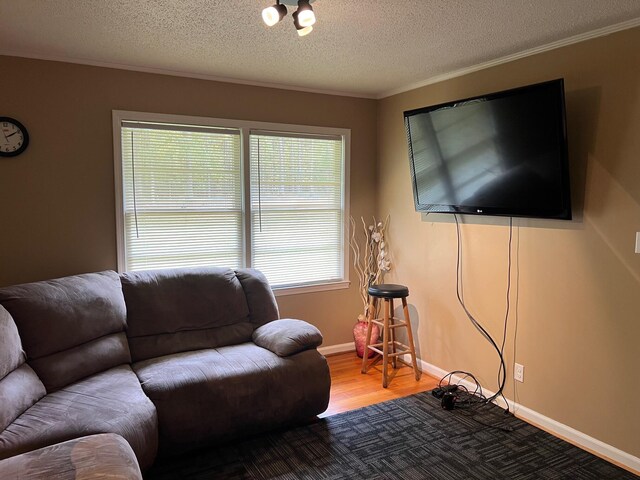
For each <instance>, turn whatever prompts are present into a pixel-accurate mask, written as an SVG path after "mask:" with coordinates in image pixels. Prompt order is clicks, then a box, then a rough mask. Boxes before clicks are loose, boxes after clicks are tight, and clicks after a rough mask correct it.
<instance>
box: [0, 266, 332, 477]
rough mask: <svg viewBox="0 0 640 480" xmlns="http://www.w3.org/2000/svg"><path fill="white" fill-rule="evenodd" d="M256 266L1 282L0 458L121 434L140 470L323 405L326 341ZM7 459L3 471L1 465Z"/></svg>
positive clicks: (326, 385)
mask: <svg viewBox="0 0 640 480" xmlns="http://www.w3.org/2000/svg"><path fill="white" fill-rule="evenodd" d="M278 317H279V314H278V309H277V305H276V302H275V298H274V296H273V293H272V291H271V288H270V287H269V285H268V284H267V282H266V279H265V278H264V276H262V274H260V273H259V272H257V271H256V270H251V269H243V270H236V271H234V270H228V269H220V268H201V269H171V270H158V271H147V272H136V273H126V274H122V275H118V274H117V273H115V272H111V271H107V272H99V273H89V274H83V275H75V276H72V277H65V278H60V279H55V280H49V281H43V282H36V283H31V284H25V285H17V286H13V287H6V288H2V289H0V459H3V458H7V457H11V456H13V455H18V454H22V453H24V452H29V451H32V450H35V449H39V448H43V447H47V446H50V445H53V444H56V443H58V442H64V441H68V440H71V439H76V438H80V437H84V436H87V435H92V434H102V433H113V434H118V435H120V436H122V437H123V438H124V439H126V441H127V442H128V444H129V445H130V446H131V448H132V449H133V452H134V453H135V456H136V457H137V460H138V462H139V464H140V467H141V468H142V470H144V469H146V468H148V467H149V466H150V465H151V464H152V463H153V461H154V459H155V457H156V454H157V451H158V448H160V450H161V451H165V452H171V453H173V452H176V451H180V450H185V449H189V448H193V447H196V446H199V445H202V444H205V443H211V442H220V441H224V440H228V439H230V438H234V437H239V436H243V435H247V434H250V433H254V432H258V431H261V430H266V429H270V428H274V427H278V426H281V425H285V424H288V423H294V422H298V421H301V420H305V419H309V418H312V417H313V416H315V415H317V414H319V413H321V412H322V411H324V410H325V409H326V407H327V404H328V400H329V387H330V377H329V370H328V367H327V363H326V361H325V359H324V357H323V356H322V355H320V354H319V353H318V351H317V350H316V347H317V346H318V345H320V343H321V341H322V337H321V335H320V332H319V331H318V330H317V329H316V328H315V327H313V326H311V325H309V324H307V323H306V322H302V321H300V320H278ZM2 463H3V462H0V472H1V471H2Z"/></svg>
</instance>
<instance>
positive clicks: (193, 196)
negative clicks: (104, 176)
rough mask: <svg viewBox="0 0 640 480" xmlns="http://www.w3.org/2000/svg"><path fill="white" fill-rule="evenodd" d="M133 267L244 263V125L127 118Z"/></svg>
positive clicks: (128, 247)
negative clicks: (232, 127) (228, 126)
mask: <svg viewBox="0 0 640 480" xmlns="http://www.w3.org/2000/svg"><path fill="white" fill-rule="evenodd" d="M121 138H122V179H123V194H124V195H123V197H124V198H123V207H124V208H123V210H124V244H125V251H126V266H125V269H126V270H128V271H132V270H143V269H151V268H170V267H185V266H199V265H225V266H228V267H231V268H234V267H241V266H242V264H243V239H242V231H243V212H242V162H241V156H240V132H239V131H237V130H222V129H216V128H204V127H203V128H201V127H192V126H180V125H166V124H151V123H140V122H138V123H134V122H125V123H123V124H122V129H121Z"/></svg>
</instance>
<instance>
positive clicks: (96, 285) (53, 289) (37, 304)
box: [0, 271, 131, 392]
mask: <svg viewBox="0 0 640 480" xmlns="http://www.w3.org/2000/svg"><path fill="white" fill-rule="evenodd" d="M0 304H2V305H3V306H4V307H5V308H6V309H7V310H8V311H9V312H10V313H11V315H12V317H13V318H14V319H15V322H16V325H17V326H18V330H19V331H20V337H21V339H22V343H23V345H24V348H25V350H26V353H27V359H28V362H29V364H30V365H31V366H32V367H33V369H34V370H35V371H36V373H37V374H38V376H39V377H40V379H41V380H42V382H43V383H44V385H45V387H47V391H49V392H51V391H55V390H57V389H59V388H61V387H63V386H65V385H68V384H70V383H72V382H74V381H77V380H80V379H82V378H85V377H87V376H88V375H91V374H93V373H97V372H101V371H104V370H106V369H108V368H111V367H114V366H116V365H121V364H123V363H129V362H130V361H131V357H130V355H129V349H128V347H127V345H126V342H124V341H123V339H124V337H123V336H122V332H124V329H125V326H126V307H125V304H124V298H123V296H122V289H121V287H120V279H119V277H118V274H116V273H115V272H110V271H108V272H100V273H88V274H84V275H75V276H71V277H65V278H58V279H55V280H48V281H42V282H35V283H28V284H24V285H16V286H13V287H6V288H2V289H0ZM87 351H91V352H92V354H91V355H86V354H85V353H86V352H87Z"/></svg>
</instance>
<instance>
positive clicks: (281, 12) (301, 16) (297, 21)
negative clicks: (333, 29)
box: [262, 0, 316, 37]
mask: <svg viewBox="0 0 640 480" xmlns="http://www.w3.org/2000/svg"><path fill="white" fill-rule="evenodd" d="M313 1H314V0H282V3H281V1H280V0H277V1H276V3H275V5H272V6H270V7H267V8H265V9H264V10H262V19H263V20H264V23H266V24H267V25H268V26H270V27H271V26H273V25H275V24H276V23H278V22H279V21H280V20H282V19H283V18H284V16H285V15H286V14H287V7H286V6H285V4H286V5H289V6H295V5H296V3H297V6H298V8H297V10H296V11H295V12H294V13H293V25H294V26H295V27H296V30H297V32H298V35H299V36H301V37H304V36H305V35H308V34H309V33H311V31H312V30H313V27H312V25H313V24H314V23H316V15H315V13H313V8H311V3H312V2H313Z"/></svg>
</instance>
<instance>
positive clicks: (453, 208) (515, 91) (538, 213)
mask: <svg viewBox="0 0 640 480" xmlns="http://www.w3.org/2000/svg"><path fill="white" fill-rule="evenodd" d="M550 85H553V86H556V88H557V92H558V94H559V98H558V102H556V105H557V107H558V111H557V112H556V114H557V115H558V117H559V118H560V122H559V132H558V138H560V143H561V145H560V149H559V150H560V151H559V153H560V156H561V158H560V176H561V179H560V181H561V183H562V192H561V196H562V198H561V200H562V206H561V208H560V209H558V210H555V209H554V210H547V209H540V208H501V207H484V206H474V207H471V206H463V205H447V204H431V203H430V204H420V203H419V200H418V185H417V182H416V172H415V163H414V159H413V149H412V146H411V128H410V126H409V117H412V116H414V115H417V114H421V113H428V112H433V111H436V110H440V109H443V108H455V107H456V106H458V105H459V104H464V103H467V102H473V101H478V100H481V101H490V100H494V99H497V98H505V97H509V96H513V95H519V94H522V93H526V92H528V91H531V90H536V89H538V88H542V87H548V86H550ZM404 122H405V131H406V135H407V143H408V146H409V167H410V169H411V183H412V188H413V201H414V205H415V209H416V211H417V212H424V213H454V214H455V213H460V214H465V215H467V214H468V215H489V216H503V217H527V218H549V219H558V220H571V219H572V215H571V191H570V185H569V153H568V147H567V120H566V107H565V95H564V79H562V78H559V79H555V80H549V81H546V82H540V83H535V84H532V85H525V86H523V87H517V88H511V89H508V90H502V91H499V92H492V93H488V94H485V95H478V96H475V97H469V98H465V99H460V100H454V101H450V102H445V103H439V104H437V105H429V106H426V107H421V108H416V109H413V110H407V111H405V112H404Z"/></svg>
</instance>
